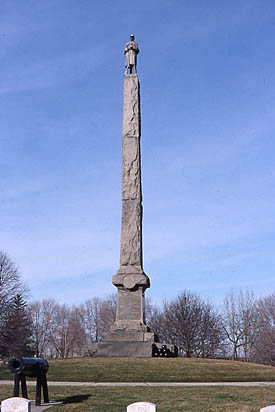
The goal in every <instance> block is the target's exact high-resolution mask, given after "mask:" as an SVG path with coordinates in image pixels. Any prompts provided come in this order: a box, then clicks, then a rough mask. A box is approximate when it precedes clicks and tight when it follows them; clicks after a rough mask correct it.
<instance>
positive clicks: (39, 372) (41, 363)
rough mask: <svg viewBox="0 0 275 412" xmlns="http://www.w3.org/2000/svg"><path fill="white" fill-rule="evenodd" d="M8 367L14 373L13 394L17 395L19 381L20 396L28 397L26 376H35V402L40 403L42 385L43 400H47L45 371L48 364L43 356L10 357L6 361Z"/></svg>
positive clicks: (46, 401)
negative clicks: (7, 361)
mask: <svg viewBox="0 0 275 412" xmlns="http://www.w3.org/2000/svg"><path fill="white" fill-rule="evenodd" d="M8 366H9V369H10V370H11V372H12V373H14V396H19V386H20V382H21V389H22V396H23V398H26V399H28V392H27V384H26V376H27V377H29V378H37V380H36V397H35V404H36V405H38V406H40V405H41V386H42V387H43V396H44V402H45V403H48V402H49V393H48V384H47V377H46V373H47V372H48V369H49V364H48V362H47V361H46V359H43V358H12V359H10V360H9V363H8Z"/></svg>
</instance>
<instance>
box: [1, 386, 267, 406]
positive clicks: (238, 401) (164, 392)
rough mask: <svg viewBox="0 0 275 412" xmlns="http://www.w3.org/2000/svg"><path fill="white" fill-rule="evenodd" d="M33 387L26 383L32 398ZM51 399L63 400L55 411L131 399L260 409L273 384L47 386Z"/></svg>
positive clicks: (8, 391)
mask: <svg viewBox="0 0 275 412" xmlns="http://www.w3.org/2000/svg"><path fill="white" fill-rule="evenodd" d="M34 390H35V388H34V387H32V388H30V387H29V398H30V399H34V397H35V392H34ZM49 395H50V400H52V401H53V400H63V401H64V402H65V403H64V404H62V405H58V406H54V408H53V409H52V410H53V411H54V412H93V411H94V412H105V411H106V412H126V407H127V405H129V404H130V403H133V402H140V401H142V402H152V403H155V404H156V405H157V408H158V412H181V411H184V412H259V411H260V409H261V408H263V407H264V406H267V405H272V404H275V390H274V388H272V387H253V388H251V387H247V388H240V387H235V388H234V387H189V388H171V387H170V388H169V387H158V388H149V387H145V388H143V387H142V388H140V387H136V388H133V387H128V388H119V387H118V388H103V387H96V388H94V387H91V388H87V387H50V388H49ZM11 396H12V386H6V385H5V386H2V385H1V386H0V398H1V400H3V399H6V398H8V397H11Z"/></svg>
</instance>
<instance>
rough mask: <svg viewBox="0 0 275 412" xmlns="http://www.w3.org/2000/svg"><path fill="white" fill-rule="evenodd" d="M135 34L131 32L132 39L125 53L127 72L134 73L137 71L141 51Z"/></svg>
mask: <svg viewBox="0 0 275 412" xmlns="http://www.w3.org/2000/svg"><path fill="white" fill-rule="evenodd" d="M134 40H135V36H134V35H133V34H131V36H130V41H129V42H128V43H127V44H126V46H125V49H124V52H123V53H124V54H125V67H126V71H125V74H128V71H129V74H133V73H136V72H137V54H138V53H139V48H138V45H137V43H136V42H135V41H134Z"/></svg>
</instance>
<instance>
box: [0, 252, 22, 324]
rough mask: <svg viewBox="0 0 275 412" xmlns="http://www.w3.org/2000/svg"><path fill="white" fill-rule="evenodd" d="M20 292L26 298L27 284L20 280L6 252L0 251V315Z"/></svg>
mask: <svg viewBox="0 0 275 412" xmlns="http://www.w3.org/2000/svg"><path fill="white" fill-rule="evenodd" d="M17 294H20V295H21V296H22V297H23V298H26V296H27V294H28V288H27V286H26V285H25V284H24V283H23V282H22V280H21V277H20V274H19V270H18V268H17V267H16V266H15V264H14V263H13V262H12V261H11V259H10V258H9V256H8V255H7V253H5V252H3V251H0V316H1V314H2V313H3V312H4V311H6V305H7V304H9V303H10V302H11V301H12V300H13V298H14V297H15V296H16V295H17Z"/></svg>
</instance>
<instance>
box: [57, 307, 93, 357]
mask: <svg viewBox="0 0 275 412" xmlns="http://www.w3.org/2000/svg"><path fill="white" fill-rule="evenodd" d="M50 343H51V345H52V348H51V353H52V355H54V356H55V357H58V358H68V357H73V356H80V355H81V354H82V350H83V345H84V343H85V330H84V326H83V321H82V314H81V311H80V310H79V309H78V308H75V307H73V308H72V309H71V308H69V307H68V306H67V305H59V304H58V303H56V304H55V307H54V311H53V318H52V323H51V328H50ZM53 349H54V351H53Z"/></svg>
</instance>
